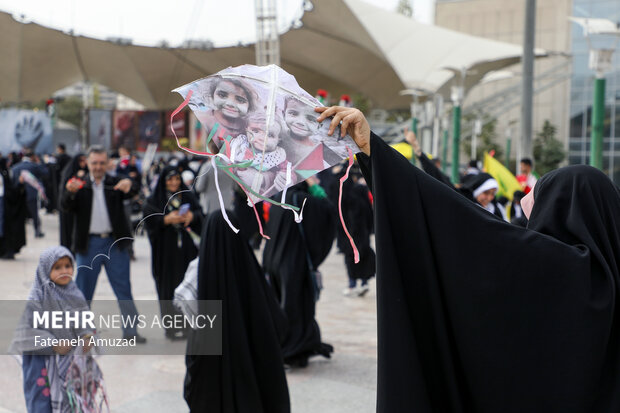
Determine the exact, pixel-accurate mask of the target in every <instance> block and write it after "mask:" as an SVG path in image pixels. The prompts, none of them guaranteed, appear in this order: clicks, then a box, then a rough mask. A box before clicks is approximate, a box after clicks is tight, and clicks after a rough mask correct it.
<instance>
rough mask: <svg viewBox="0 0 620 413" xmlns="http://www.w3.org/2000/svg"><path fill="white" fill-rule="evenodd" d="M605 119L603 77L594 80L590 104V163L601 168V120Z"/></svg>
mask: <svg viewBox="0 0 620 413" xmlns="http://www.w3.org/2000/svg"><path fill="white" fill-rule="evenodd" d="M604 120H605V78H604V77H597V78H596V80H595V81H594V105H593V106H592V139H591V142H590V165H591V166H593V167H595V168H597V169H601V170H602V169H603V122H604Z"/></svg>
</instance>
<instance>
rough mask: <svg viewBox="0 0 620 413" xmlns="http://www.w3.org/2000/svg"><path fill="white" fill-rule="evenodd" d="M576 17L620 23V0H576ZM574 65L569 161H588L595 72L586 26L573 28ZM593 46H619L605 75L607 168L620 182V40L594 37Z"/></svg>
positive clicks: (604, 131)
mask: <svg viewBox="0 0 620 413" xmlns="http://www.w3.org/2000/svg"><path fill="white" fill-rule="evenodd" d="M573 16H576V17H592V18H605V19H609V20H612V21H614V22H620V0H573ZM571 30H572V33H571V35H572V48H571V49H572V50H571V53H572V55H573V68H572V77H571V98H570V126H569V142H568V150H569V152H568V162H569V164H587V163H589V160H590V137H591V130H592V122H591V121H592V104H593V98H594V80H595V73H594V71H593V70H592V69H590V68H589V64H588V62H589V50H590V49H589V44H588V40H587V39H586V38H585V37H584V35H583V29H582V28H581V27H580V26H579V25H577V24H573V27H572V29H571ZM591 43H592V45H594V46H595V47H596V46H603V47H611V46H614V45H615V51H614V54H613V64H612V69H611V71H610V72H608V73H606V74H605V78H606V88H605V121H604V130H603V171H604V172H605V173H607V174H608V175H609V177H610V178H611V179H613V181H614V182H615V183H616V184H618V185H620V43H618V42H617V41H615V40H613V39H610V38H606V39H597V38H594V39H591Z"/></svg>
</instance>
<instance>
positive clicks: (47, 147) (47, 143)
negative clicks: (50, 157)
mask: <svg viewBox="0 0 620 413" xmlns="http://www.w3.org/2000/svg"><path fill="white" fill-rule="evenodd" d="M23 148H29V149H32V150H34V151H35V153H39V154H42V153H52V152H54V144H53V141H52V124H51V121H50V118H49V117H48V116H47V114H46V113H45V111H33V110H26V109H2V110H0V152H1V153H2V154H3V155H5V154H7V153H9V152H19V151H21V150H22V149H23Z"/></svg>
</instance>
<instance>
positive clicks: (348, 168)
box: [338, 146, 360, 264]
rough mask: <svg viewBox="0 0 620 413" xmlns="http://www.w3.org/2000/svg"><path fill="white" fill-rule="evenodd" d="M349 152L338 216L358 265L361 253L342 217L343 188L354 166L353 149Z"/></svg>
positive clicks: (340, 194)
mask: <svg viewBox="0 0 620 413" xmlns="http://www.w3.org/2000/svg"><path fill="white" fill-rule="evenodd" d="M347 152H348V154H349V165H348V166H347V170H346V172H345V174H344V176H342V177H341V178H340V191H339V193H338V215H339V216H340V223H341V224H342V229H344V233H345V234H346V235H347V238H349V243H350V244H351V248H353V256H354V262H355V263H356V264H357V263H358V262H360V253H359V251H358V250H357V247H356V246H355V241H353V237H351V234H349V230H348V229H347V225H346V224H345V223H344V217H343V216H342V186H343V184H344V181H346V180H347V179H348V178H349V171H350V170H351V167H352V166H353V151H351V148H349V147H348V146H347Z"/></svg>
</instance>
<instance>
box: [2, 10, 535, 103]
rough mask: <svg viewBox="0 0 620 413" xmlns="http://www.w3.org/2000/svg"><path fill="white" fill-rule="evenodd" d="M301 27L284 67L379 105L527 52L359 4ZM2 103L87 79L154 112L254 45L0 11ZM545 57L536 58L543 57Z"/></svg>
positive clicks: (246, 58)
mask: <svg viewBox="0 0 620 413" xmlns="http://www.w3.org/2000/svg"><path fill="white" fill-rule="evenodd" d="M313 5H314V8H313V10H312V11H310V12H307V13H305V14H304V16H303V18H302V22H303V26H302V27H301V28H300V29H292V30H290V31H288V32H286V33H285V34H283V35H282V36H281V39H280V47H281V66H282V67H283V68H284V69H285V70H286V71H288V72H289V73H291V74H293V75H294V76H295V77H296V78H297V80H298V82H299V83H300V85H301V86H302V87H303V88H305V89H306V90H308V91H309V92H310V93H313V92H314V91H315V90H317V89H319V88H322V89H326V90H328V91H329V92H330V93H331V94H332V95H333V96H335V97H338V96H339V95H340V94H343V93H347V94H354V93H361V94H363V95H364V96H366V97H368V98H369V99H370V100H371V101H372V102H373V103H374V104H375V105H377V106H380V107H383V108H386V109H390V108H397V107H399V108H404V107H408V105H409V102H410V97H407V96H401V95H399V92H400V91H402V90H404V89H410V88H422V89H425V90H428V91H430V92H441V93H442V94H444V95H445V96H446V97H447V94H448V92H447V90H448V89H449V84H450V80H451V78H452V77H453V74H452V72H451V71H449V70H445V69H449V68H452V69H457V70H462V69H469V72H468V73H469V75H468V77H467V78H466V80H465V86H466V88H467V87H471V86H472V85H474V84H476V83H477V82H478V81H479V80H480V79H481V78H482V77H483V76H484V75H485V74H486V73H487V72H489V71H491V70H498V69H501V68H503V67H506V66H509V65H511V64H514V63H516V62H518V61H519V60H520V56H521V54H522V48H521V46H516V45H512V44H508V43H502V42H496V41H492V40H486V39H480V38H476V37H473V36H469V35H465V34H461V33H458V32H454V31H451V30H447V29H443V28H439V27H436V26H431V25H426V24H422V23H418V22H416V21H414V20H413V19H410V18H407V17H404V16H401V15H399V14H396V13H392V12H389V11H386V10H383V9H381V8H377V7H374V6H372V5H369V4H367V3H364V2H362V1H360V0H314V1H313ZM0 51H1V52H2V55H3V59H2V60H1V61H0V101H1V102H19V101H34V100H39V99H42V98H46V97H49V96H50V95H51V94H52V93H53V92H54V91H56V90H58V89H61V88H63V87H65V86H68V85H70V84H73V83H75V82H78V81H81V80H87V81H93V82H97V83H100V84H103V85H106V86H108V87H110V88H111V89H114V90H116V91H117V92H120V93H122V94H124V95H127V96H129V97H130V98H132V99H134V100H136V101H137V102H140V103H141V104H143V105H145V106H146V107H147V108H152V109H164V108H171V107H175V106H177V105H178V104H179V98H178V96H176V95H175V94H173V93H170V91H171V90H172V89H173V88H174V87H176V86H179V85H182V84H185V83H188V82H190V81H192V80H195V79H198V78H201V77H204V76H207V75H209V74H212V73H214V72H217V71H219V70H221V69H223V68H225V67H227V66H237V65H240V64H244V63H253V62H254V47H253V46H240V47H224V48H216V49H212V50H200V49H182V48H175V49H165V48H158V47H144V46H133V45H121V44H116V43H113V42H108V41H103V40H96V39H92V38H87V37H83V36H73V35H71V34H67V33H63V32H61V31H58V30H53V29H49V28H46V27H43V26H40V25H38V24H34V23H28V24H24V23H20V22H17V21H15V20H14V19H13V18H12V17H11V16H10V15H8V14H5V13H0ZM543 53H544V52H542V51H538V54H543Z"/></svg>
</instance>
